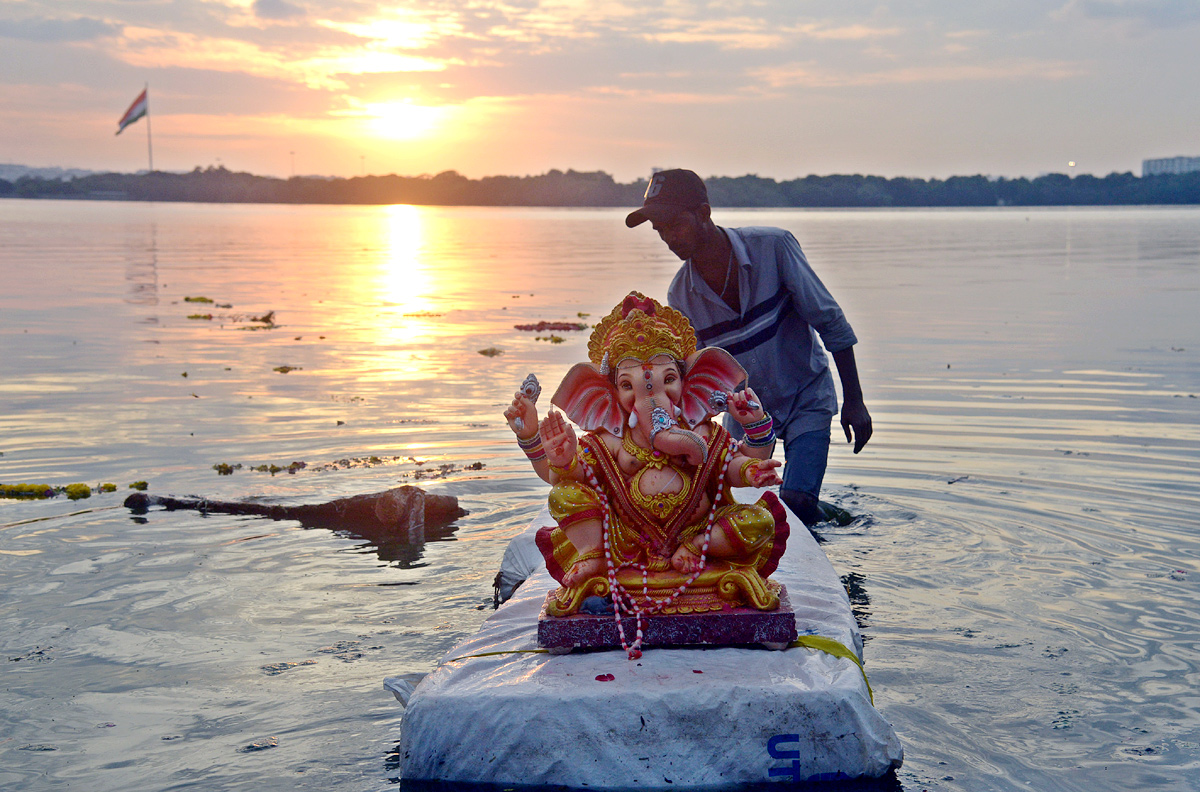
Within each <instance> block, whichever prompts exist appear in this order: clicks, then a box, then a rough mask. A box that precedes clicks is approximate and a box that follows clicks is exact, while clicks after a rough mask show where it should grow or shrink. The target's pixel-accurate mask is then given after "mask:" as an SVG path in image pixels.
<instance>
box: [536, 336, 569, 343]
mask: <svg viewBox="0 0 1200 792" xmlns="http://www.w3.org/2000/svg"><path fill="white" fill-rule="evenodd" d="M533 340H534V341H549V342H550V343H551V344H561V343H562V342H563V341H565V340H566V339H565V338H563V337H562V336H556V335H550V336H536V337H535V338H534V339H533Z"/></svg>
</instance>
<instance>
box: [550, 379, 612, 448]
mask: <svg viewBox="0 0 1200 792" xmlns="http://www.w3.org/2000/svg"><path fill="white" fill-rule="evenodd" d="M550 403H551V404H553V405H554V406H555V407H558V408H559V409H561V410H562V411H563V412H565V413H566V414H567V417H568V418H570V419H571V420H572V421H574V422H575V424H576V425H578V426H580V427H582V428H583V429H584V430H585V431H588V432H593V431H595V430H597V429H607V430H608V431H610V432H612V433H613V434H615V435H617V436H618V437H620V436H621V430H622V428H623V427H624V425H625V414H624V413H623V412H622V411H621V403H620V402H619V401H617V389H616V388H615V387H613V384H612V383H611V382H609V381H608V377H606V376H604V375H603V374H601V373H600V370H599V369H597V368H596V367H595V366H593V365H592V364H591V363H576V364H575V365H574V366H572V367H571V370H570V371H568V372H567V376H565V377H563V381H562V383H561V384H559V386H558V390H556V391H555V392H554V397H553V398H552V399H550Z"/></svg>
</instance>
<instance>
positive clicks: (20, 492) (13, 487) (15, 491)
mask: <svg viewBox="0 0 1200 792" xmlns="http://www.w3.org/2000/svg"><path fill="white" fill-rule="evenodd" d="M57 494H58V493H57V492H55V491H54V487H51V486H50V485H49V484H0V498H11V499H14V500H44V499H46V498H53V497H54V496H55V495H57Z"/></svg>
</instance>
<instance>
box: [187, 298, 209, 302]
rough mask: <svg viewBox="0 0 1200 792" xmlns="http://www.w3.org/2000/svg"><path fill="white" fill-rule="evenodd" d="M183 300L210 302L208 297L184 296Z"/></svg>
mask: <svg viewBox="0 0 1200 792" xmlns="http://www.w3.org/2000/svg"><path fill="white" fill-rule="evenodd" d="M183 301H184V302H190V303H211V302H212V300H210V299H209V298H208V297H184V298H183Z"/></svg>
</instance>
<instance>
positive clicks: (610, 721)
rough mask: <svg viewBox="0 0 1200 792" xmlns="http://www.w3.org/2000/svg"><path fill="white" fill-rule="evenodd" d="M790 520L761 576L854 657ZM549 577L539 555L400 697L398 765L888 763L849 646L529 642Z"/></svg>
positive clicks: (613, 783)
mask: <svg viewBox="0 0 1200 792" xmlns="http://www.w3.org/2000/svg"><path fill="white" fill-rule="evenodd" d="M739 495H741V493H739ZM747 495H752V493H747ZM747 499H750V500H753V497H750V498H747V497H739V500H747ZM789 519H792V520H794V517H789ZM549 521H550V517H549V514H548V513H546V512H545V511H544V510H543V512H542V513H541V514H540V515H539V516H538V519H535V520H534V522H533V524H532V525H531V526H530V529H529V531H528V532H527V533H525V534H523V535H522V536H520V537H518V538H517V539H515V540H514V541H515V542H521V541H526V540H528V541H532V536H533V532H534V531H536V529H537V528H538V527H539V526H540V525H543V524H548V523H549ZM792 525H793V526H794V527H793V530H792V535H791V539H790V540H789V543H788V549H787V553H786V554H785V555H784V558H783V560H782V562H781V564H780V567H779V569H778V571H777V572H776V573H775V574H774V575H773V576H772V577H773V578H774V579H777V580H779V581H780V582H782V583H784V584H785V585H786V586H787V587H788V592H789V594H790V596H791V600H792V604H793V606H794V608H795V610H796V619H797V628H798V630H799V631H800V633H801V634H805V633H808V634H816V635H821V636H825V637H827V638H832V639H833V640H835V641H838V642H839V643H841V644H843V645H845V646H846V647H848V648H850V649H851V650H852V651H853V652H855V653H856V654H857V655H858V656H859V657H860V658H861V655H862V641H861V638H860V636H859V633H858V628H857V625H856V624H855V622H854V618H853V614H852V613H851V610H850V603H849V600H848V598H847V596H846V592H845V589H844V588H843V587H842V584H841V581H840V580H839V579H838V577H837V575H836V573H835V572H834V570H833V567H832V565H831V564H830V563H829V560H828V559H827V558H826V557H825V554H824V553H823V552H822V551H821V549H820V548H819V547H818V546H817V544H816V542H815V541H814V540H813V538H812V536H811V535H810V534H809V533H808V531H806V530H804V528H803V525H802V524H801V523H800V522H799V521H798V520H795V521H794V522H792ZM555 585H556V584H555V583H554V581H553V580H552V579H551V578H550V576H549V574H548V573H547V572H546V571H545V568H544V567H543V568H542V569H540V570H538V571H537V572H536V573H535V574H534V575H533V576H532V577H531V578H530V579H529V580H527V581H526V582H525V583H524V584H523V585H522V586H521V587H520V588H519V589H518V590H517V592H516V594H515V595H514V596H513V598H512V599H511V600H509V601H508V602H507V603H505V604H504V605H502V606H501V607H500V608H499V609H498V610H497V611H496V613H495V614H493V615H492V617H491V618H489V619H488V620H487V621H486V622H485V623H484V624H483V626H482V627H481V628H480V630H479V632H478V633H477V634H475V635H474V636H473V637H471V638H469V639H468V640H466V641H463V642H462V643H460V644H459V645H457V646H456V647H454V649H452V650H451V651H450V652H449V653H448V654H447V655H446V657H445V658H443V660H442V661H441V664H440V665H439V667H438V668H437V670H435V671H434V672H432V673H431V674H429V675H428V676H426V677H425V678H424V680H422V681H421V683H420V684H419V685H418V686H417V687H416V689H415V691H413V692H412V694H411V697H407V698H408V703H407V708H406V711H405V713H404V719H403V722H402V725H401V740H400V757H401V774H402V777H404V778H406V779H414V780H417V779H419V780H442V781H457V782H478V783H496V784H506V785H539V784H545V785H555V784H559V785H566V786H573V787H585V786H586V787H588V788H590V789H609V790H613V789H623V788H636V789H639V790H646V789H668V788H673V789H679V788H701V789H703V788H713V789H719V788H722V787H727V786H733V785H737V784H747V783H755V782H764V781H766V782H769V781H805V780H820V779H834V778H860V777H879V776H882V775H884V774H885V773H887V771H888V770H889V769H892V768H895V767H899V766H900V763H901V761H902V757H903V750H902V748H901V746H900V741H899V740H898V739H897V737H896V735H895V733H894V731H893V730H892V727H891V726H890V725H889V724H888V723H887V721H885V720H884V719H883V717H882V716H881V715H880V714H879V712H878V711H877V710H875V708H874V707H873V706H872V704H871V701H870V697H869V694H868V691H867V686H866V683H865V681H864V678H863V675H862V672H861V671H860V669H859V668H858V667H857V666H856V665H855V664H854V663H853V662H852V661H851V660H850V659H848V658H838V657H834V656H833V655H830V654H827V653H825V652H821V651H818V650H814V649H807V648H790V649H787V650H786V651H770V650H767V649H760V648H732V647H729V648H717V649H712V648H708V649H703V648H695V649H690V648H653V647H652V648H649V649H647V650H646V651H645V653H644V654H643V655H642V657H641V658H640V659H639V660H637V661H633V662H630V661H629V660H627V659H626V657H625V653H624V652H623V651H621V650H620V649H619V648H618V649H617V650H615V651H592V652H579V651H576V652H573V653H571V654H569V655H563V656H552V655H549V654H545V653H540V652H531V651H529V650H535V649H537V617H538V612H539V610H540V608H541V605H542V602H543V600H544V599H545V596H546V592H547V591H548V590H549V589H551V588H552V587H554V586H555ZM477 655H482V656H477ZM385 685H386V683H385ZM397 697H398V698H401V696H399V694H398V695H397Z"/></svg>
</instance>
